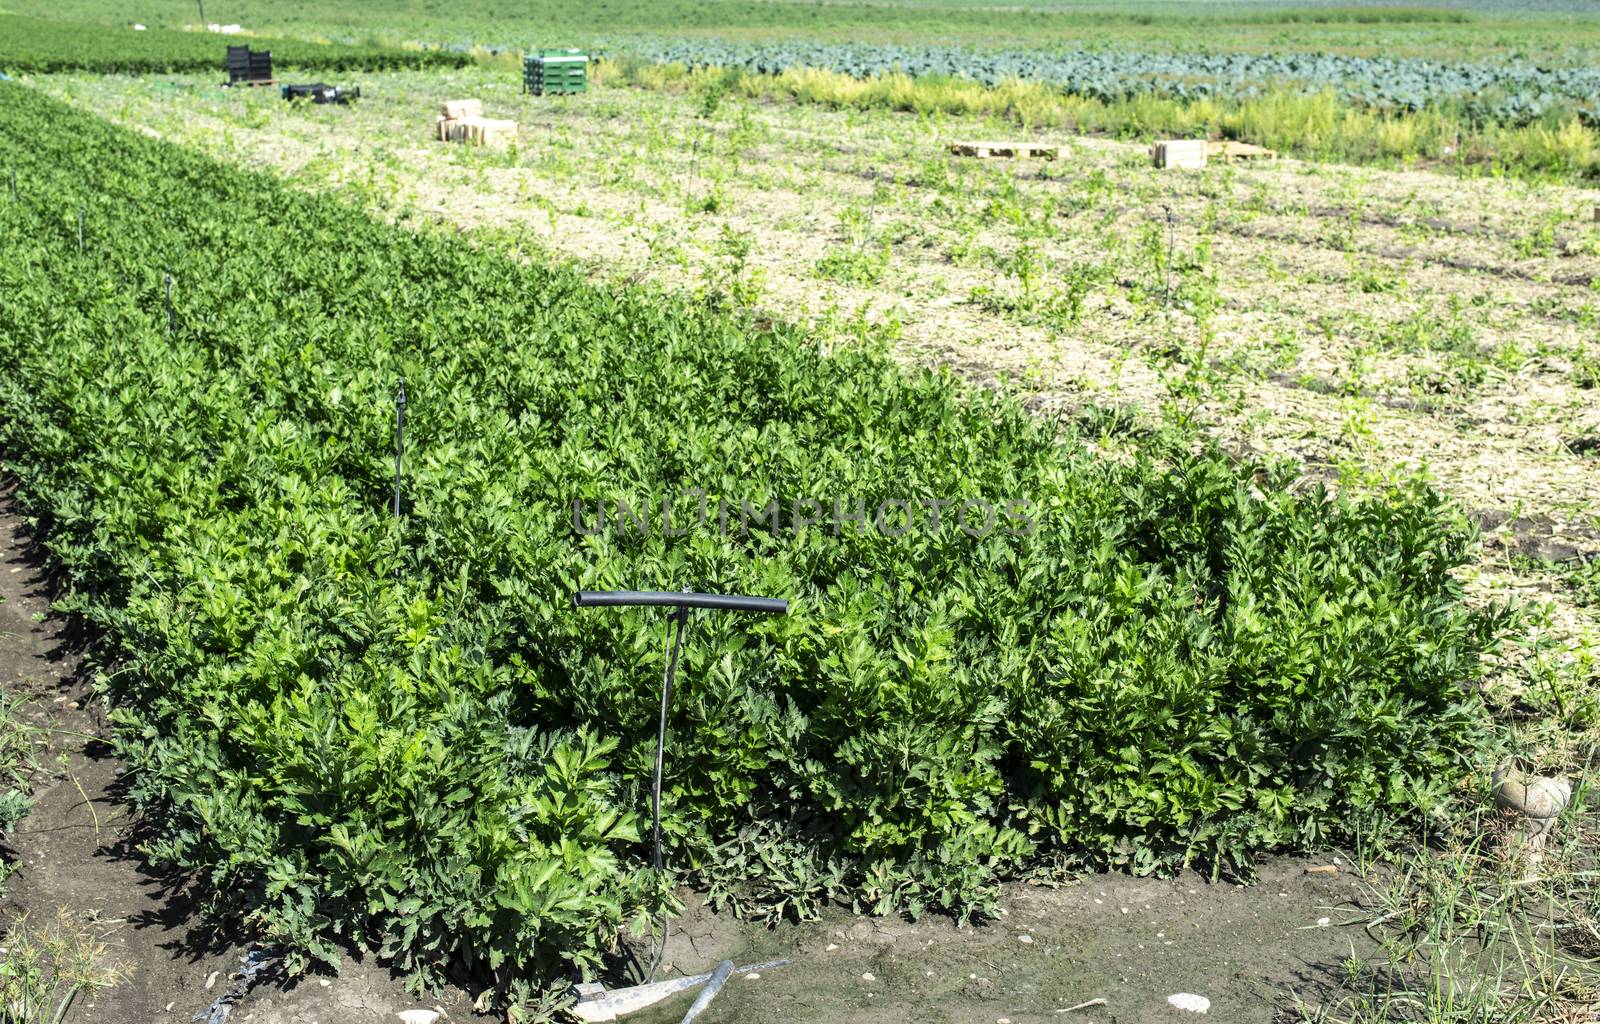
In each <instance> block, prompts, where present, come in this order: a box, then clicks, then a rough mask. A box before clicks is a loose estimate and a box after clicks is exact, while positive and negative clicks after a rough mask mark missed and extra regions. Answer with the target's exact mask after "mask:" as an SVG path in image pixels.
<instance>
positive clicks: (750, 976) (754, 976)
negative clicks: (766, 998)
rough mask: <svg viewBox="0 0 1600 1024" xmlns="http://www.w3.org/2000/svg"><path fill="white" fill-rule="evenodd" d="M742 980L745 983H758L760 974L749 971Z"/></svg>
mask: <svg viewBox="0 0 1600 1024" xmlns="http://www.w3.org/2000/svg"><path fill="white" fill-rule="evenodd" d="M744 980H745V981H760V980H761V972H760V971H751V972H750V973H749V974H746V975H745V976H744Z"/></svg>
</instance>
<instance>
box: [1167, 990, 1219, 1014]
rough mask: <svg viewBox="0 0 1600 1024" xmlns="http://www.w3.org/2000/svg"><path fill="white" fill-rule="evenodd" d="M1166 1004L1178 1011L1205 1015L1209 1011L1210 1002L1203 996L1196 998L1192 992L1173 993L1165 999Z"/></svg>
mask: <svg viewBox="0 0 1600 1024" xmlns="http://www.w3.org/2000/svg"><path fill="white" fill-rule="evenodd" d="M1167 1002H1168V1003H1170V1004H1171V1005H1172V1006H1174V1007H1176V1008H1177V1009H1179V1010H1188V1011H1189V1012H1190V1013H1205V1012H1206V1011H1207V1010H1210V1009H1211V1000H1209V999H1207V998H1206V997H1205V996H1197V995H1195V994H1194V993H1193V992H1174V993H1173V994H1172V995H1170V996H1168V997H1167Z"/></svg>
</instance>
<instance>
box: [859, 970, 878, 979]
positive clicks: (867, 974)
mask: <svg viewBox="0 0 1600 1024" xmlns="http://www.w3.org/2000/svg"><path fill="white" fill-rule="evenodd" d="M861 980H862V981H877V980H878V979H877V978H875V977H873V976H872V972H871V971H868V972H867V973H865V974H863V975H862V976H861Z"/></svg>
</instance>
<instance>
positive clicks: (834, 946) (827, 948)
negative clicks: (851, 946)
mask: <svg viewBox="0 0 1600 1024" xmlns="http://www.w3.org/2000/svg"><path fill="white" fill-rule="evenodd" d="M838 948H839V944H838V943H837V942H830V943H828V944H827V945H826V946H825V947H823V950H822V951H823V952H824V953H832V952H833V951H834V950H836V949H838Z"/></svg>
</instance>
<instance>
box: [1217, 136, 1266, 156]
mask: <svg viewBox="0 0 1600 1024" xmlns="http://www.w3.org/2000/svg"><path fill="white" fill-rule="evenodd" d="M1206 156H1207V157H1209V158H1210V159H1212V160H1276V159H1278V152H1277V150H1273V149H1267V148H1265V147H1264V146H1252V145H1251V144H1250V143H1248V142H1234V141H1233V140H1231V139H1229V140H1227V141H1224V142H1208V143H1206Z"/></svg>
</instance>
